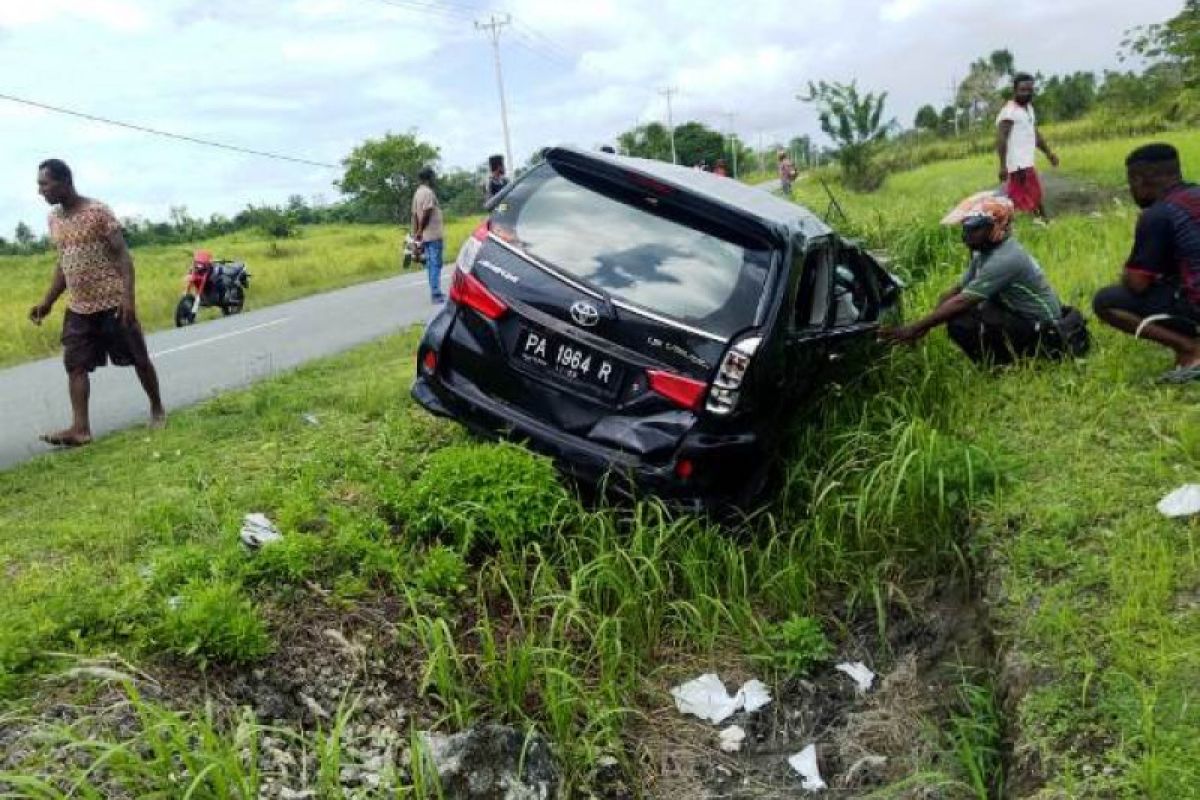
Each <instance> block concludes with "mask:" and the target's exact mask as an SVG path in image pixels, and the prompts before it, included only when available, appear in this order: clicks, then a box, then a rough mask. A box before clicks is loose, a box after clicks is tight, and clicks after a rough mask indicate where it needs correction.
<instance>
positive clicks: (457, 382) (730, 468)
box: [412, 147, 900, 505]
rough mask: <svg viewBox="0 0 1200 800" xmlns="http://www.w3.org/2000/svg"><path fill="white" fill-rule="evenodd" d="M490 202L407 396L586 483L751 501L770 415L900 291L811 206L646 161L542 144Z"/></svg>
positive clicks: (857, 337) (816, 378)
mask: <svg viewBox="0 0 1200 800" xmlns="http://www.w3.org/2000/svg"><path fill="white" fill-rule="evenodd" d="M544 155H545V160H544V161H543V162H542V163H541V164H540V165H538V166H537V167H535V168H533V169H532V170H530V171H529V172H528V173H526V175H525V176H524V177H522V178H521V179H520V180H518V181H517V182H515V183H514V184H512V185H511V186H509V187H508V189H507V190H506V191H505V192H504V193H503V194H501V195H499V196H497V197H496V198H494V199H493V200H492V202H491V214H490V216H489V217H488V219H487V220H486V221H485V222H484V223H483V224H481V225H480V226H479V227H478V228H477V229H476V230H475V232H474V233H473V234H472V236H471V237H470V238H469V239H468V240H467V241H466V243H465V244H464V245H463V247H462V249H461V250H460V251H459V254H458V259H457V262H456V265H455V271H454V278H453V283H452V286H451V289H450V295H449V297H450V299H449V301H448V302H447V303H446V305H445V306H444V307H443V308H442V310H441V311H440V312H439V313H438V314H437V315H436V316H435V317H434V318H433V319H432V320H431V321H430V323H429V325H428V327H427V328H426V331H425V335H424V337H423V339H422V341H421V344H420V348H419V350H418V353H417V378H416V382H415V383H414V385H413V389H412V394H413V397H414V398H415V399H416V400H417V401H418V402H419V403H420V404H421V405H422V406H424V407H425V408H426V409H428V410H429V411H431V412H433V413H434V414H438V415H442V416H447V417H451V418H453V419H456V420H458V421H459V422H461V423H463V424H465V425H466V426H468V427H469V428H471V429H473V430H475V431H477V432H481V433H485V434H490V435H500V436H505V437H508V438H512V439H516V440H519V441H523V442H525V443H527V444H528V445H529V446H530V447H532V448H533V449H535V450H537V451H540V452H543V453H547V454H549V455H551V456H553V457H554V458H555V459H556V461H557V462H558V463H559V464H560V465H561V466H562V467H563V468H564V469H566V470H567V471H568V472H570V473H572V474H574V475H575V476H577V477H580V478H583V479H585V480H588V481H599V480H601V479H603V478H605V476H608V475H617V476H625V477H627V478H629V479H631V480H633V481H634V483H635V484H637V485H638V486H640V487H643V488H645V489H649V490H651V491H653V492H655V493H658V494H660V495H662V496H665V497H671V498H679V499H687V500H700V501H703V502H705V503H706V504H709V505H712V504H719V503H723V502H729V501H732V502H736V503H744V502H748V501H749V500H750V499H752V497H753V496H754V494H755V493H757V491H758V490H759V489H760V488H761V486H762V485H763V483H764V481H765V477H766V474H767V466H768V464H769V462H770V456H771V449H772V447H773V446H774V445H775V443H776V441H777V439H778V438H779V437H778V431H779V424H780V421H781V418H782V415H784V414H786V413H787V412H788V411H789V409H791V408H792V407H794V405H795V402H796V399H797V398H800V397H803V396H805V395H806V394H807V393H808V392H810V391H811V390H812V389H813V388H815V386H816V385H817V384H818V383H819V382H820V381H821V379H822V376H823V374H824V373H825V372H826V370H825V369H824V368H825V367H826V366H827V365H828V363H829V362H830V361H831V360H834V359H837V358H839V357H841V356H842V355H846V354H849V353H853V354H854V355H855V356H856V357H861V356H862V355H863V354H864V353H870V352H871V351H872V350H873V347H853V348H852V347H851V345H852V344H853V343H855V342H858V341H864V342H871V343H873V342H874V338H875V337H874V332H875V330H876V329H877V328H878V326H879V322H880V319H881V317H883V316H884V315H885V314H887V313H889V312H890V311H891V310H893V309H895V308H897V306H898V301H899V294H900V285H899V283H898V281H897V280H896V279H894V278H893V277H892V276H891V275H889V274H888V273H887V272H886V271H885V270H884V269H883V268H882V267H881V266H880V265H879V263H878V262H877V261H876V260H875V259H874V258H872V257H871V255H870V254H868V253H867V252H865V251H864V250H862V249H861V248H859V247H857V246H856V245H854V244H852V243H850V242H848V241H846V240H843V239H842V238H840V237H839V236H838V235H837V234H836V233H834V232H833V231H832V230H831V229H830V228H829V227H828V226H827V225H826V224H825V223H823V222H822V221H821V220H820V219H818V218H817V217H816V216H814V215H813V214H812V213H811V212H809V211H808V210H807V209H805V208H803V207H802V206H799V205H796V204H794V203H790V202H787V201H784V200H783V199H780V198H778V197H774V196H772V195H770V194H768V193H767V192H766V191H763V190H762V189H757V188H754V187H750V186H746V185H744V184H742V183H740V182H738V181H735V180H731V179H729V178H724V177H720V176H717V175H713V174H710V173H706V172H699V171H696V170H693V169H688V168H685V167H679V166H674V165H671V164H665V163H661V162H657V161H648V160H643V159H637V158H627V157H622V156H615V155H610V154H605V153H593V152H587V151H583V150H579V149H574V148H569V147H558V148H551V149H549V150H547V151H545V153H544Z"/></svg>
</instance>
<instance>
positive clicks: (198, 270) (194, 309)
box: [175, 250, 250, 328]
mask: <svg viewBox="0 0 1200 800" xmlns="http://www.w3.org/2000/svg"><path fill="white" fill-rule="evenodd" d="M248 288H250V272H249V270H247V269H246V265H245V264H243V263H242V262H240V261H229V260H225V259H220V260H213V257H212V253H210V252H208V251H207V250H197V251H196V254H195V255H194V256H193V258H192V266H191V268H190V269H189V270H188V274H187V277H186V278H184V282H183V297H180V298H179V304H178V305H177V306H175V327H176V328H182V327H183V326H184V325H191V324H192V323H193V322H195V321H196V314H197V313H198V312H199V311H200V309H202V308H210V307H216V308H219V309H221V313H222V314H223V315H225V316H229V315H230V314H240V313H241V311H242V308H243V307H244V306H245V304H246V290H247V289H248Z"/></svg>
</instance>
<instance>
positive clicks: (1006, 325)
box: [880, 194, 1088, 364]
mask: <svg viewBox="0 0 1200 800" xmlns="http://www.w3.org/2000/svg"><path fill="white" fill-rule="evenodd" d="M1013 214H1014V208H1013V204H1012V201H1010V200H1009V199H1008V198H1005V197H996V196H992V195H988V194H980V195H975V196H973V197H969V198H967V199H966V200H965V201H963V202H962V203H960V204H959V205H958V207H957V208H955V209H954V210H953V211H951V212H950V213H949V214H948V215H946V218H945V219H943V220H942V222H943V223H944V224H949V225H961V226H962V239H963V244H965V245H966V246H967V248H968V249H970V251H971V260H970V261H969V262H968V264H967V271H966V273H964V275H963V277H962V280H961V281H959V283H958V284H956V285H955V286H953V287H952V288H951V289H950V290H949V291H948V292H946V293H945V294H943V295H942V297H941V299H940V300H939V301H938V305H937V308H935V309H934V310H933V311H932V312H930V313H929V314H928V315H926V316H925V317H923V318H921V319H919V320H917V321H916V322H913V323H912V324H909V325H904V326H902V327H898V328H885V329H884V330H882V331H881V332H880V338H882V339H884V340H886V341H890V342H892V343H894V344H915V343H916V342H918V341H919V340H920V339H921V338H922V337H923V336H925V334H927V333H928V332H929V331H930V330H932V329H933V328H936V327H937V326H938V325H941V324H943V323H945V324H946V330H947V333H949V335H950V338H951V339H952V340H953V341H954V343H955V344H957V345H958V346H959V347H960V348H962V350H963V352H965V353H966V354H967V355H968V356H969V357H970V358H971V360H973V361H986V362H989V363H993V364H1007V363H1010V362H1012V361H1013V360H1014V359H1015V358H1017V357H1019V356H1034V355H1044V356H1049V357H1061V356H1062V355H1064V354H1066V353H1068V352H1069V353H1071V354H1073V355H1081V354H1082V353H1083V352H1085V351H1086V350H1087V344H1088V339H1087V329H1086V327H1085V325H1084V321H1083V318H1082V317H1081V316H1080V315H1079V313H1078V312H1077V311H1074V310H1073V309H1071V310H1068V313H1066V314H1064V313H1063V312H1064V309H1063V306H1062V304H1061V303H1060V302H1059V300H1058V295H1056V294H1055V293H1054V290H1053V289H1051V288H1050V283H1049V281H1047V280H1046V275H1045V273H1043V272H1042V268H1041V266H1039V265H1038V263H1037V261H1035V260H1034V259H1033V257H1032V256H1030V255H1029V253H1027V252H1026V251H1025V248H1023V247H1021V245H1020V243H1019V242H1017V240H1016V239H1014V238H1013V236H1012V223H1013Z"/></svg>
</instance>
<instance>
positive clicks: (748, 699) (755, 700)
mask: <svg viewBox="0 0 1200 800" xmlns="http://www.w3.org/2000/svg"><path fill="white" fill-rule="evenodd" d="M671 696H672V697H674V698H675V708H677V709H678V710H679V712H680V713H681V714H691V715H693V716H696V717H699V718H700V719H703V720H707V721H708V722H711V723H713V724H714V725H719V724H721V723H722V722H724V721H725V720H727V719H728V718H729V717H731V716H733V714H735V713H737V712H738V711H740V710H742V709H743V708H744V709H746V710H747V711H757V710H758V709H760V708H762V707H763V706H765V705H766V704H767V703H769V702H771V693H770V692H769V691H768V690H767V686H766V684H764V683H763V682H762V681H760V680H749V681H746V682H745V683H744V684H742V688H741V689H738V692H737V694H735V695H733V696H732V697H731V696H730V695H729V691H728V690H727V689H726V688H725V684H724V683H722V682H721V679H720V678H718V677H717V676H716V675H715V674H714V673H711V672H707V673H705V674H703V675H701V676H700V677H699V678H695V679H693V680H690V681H688V682H687V683H683V684H680V685H679V686H676V687H675V688H674V689H672V690H671Z"/></svg>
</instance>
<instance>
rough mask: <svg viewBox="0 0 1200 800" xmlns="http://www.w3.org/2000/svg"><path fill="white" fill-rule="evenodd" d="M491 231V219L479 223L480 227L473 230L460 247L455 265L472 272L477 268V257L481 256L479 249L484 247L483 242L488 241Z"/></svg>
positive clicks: (464, 270)
mask: <svg viewBox="0 0 1200 800" xmlns="http://www.w3.org/2000/svg"><path fill="white" fill-rule="evenodd" d="M490 231H491V221H490V220H486V219H485V220H484V221H483V222H481V223H479V227H477V228H476V229H475V230H473V231H471V235H470V236H468V237H467V239H466V241H464V242H463V243H462V247H460V248H459V249H458V258H457V259H455V261H454V266H456V267H458V269H460V270H461V271H463V272H470V271H471V270H472V269H474V268H475V259H477V258H479V251H480V250H482V249H483V243H484V242H486V241H487V238H488V233H489V232H490Z"/></svg>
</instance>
